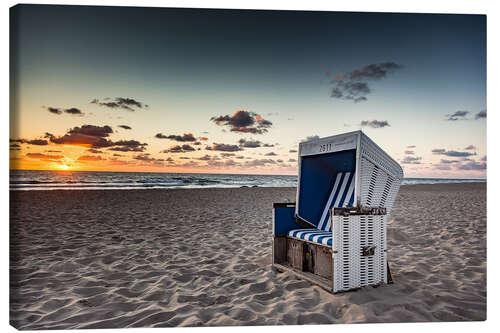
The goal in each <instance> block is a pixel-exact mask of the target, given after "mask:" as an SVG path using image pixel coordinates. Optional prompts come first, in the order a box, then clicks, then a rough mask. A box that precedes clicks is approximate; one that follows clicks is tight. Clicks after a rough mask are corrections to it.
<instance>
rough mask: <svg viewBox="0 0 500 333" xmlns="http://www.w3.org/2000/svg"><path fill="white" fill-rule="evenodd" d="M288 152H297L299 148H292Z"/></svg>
mask: <svg viewBox="0 0 500 333" xmlns="http://www.w3.org/2000/svg"><path fill="white" fill-rule="evenodd" d="M288 152H289V153H296V152H297V150H296V149H290V150H289V151H288Z"/></svg>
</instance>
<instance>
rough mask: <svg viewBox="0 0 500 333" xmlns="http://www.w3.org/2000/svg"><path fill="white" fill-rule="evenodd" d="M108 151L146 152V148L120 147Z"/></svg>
mask: <svg viewBox="0 0 500 333" xmlns="http://www.w3.org/2000/svg"><path fill="white" fill-rule="evenodd" d="M108 150H112V151H121V152H143V151H145V150H146V147H144V146H136V147H129V146H122V147H113V148H109V149H108Z"/></svg>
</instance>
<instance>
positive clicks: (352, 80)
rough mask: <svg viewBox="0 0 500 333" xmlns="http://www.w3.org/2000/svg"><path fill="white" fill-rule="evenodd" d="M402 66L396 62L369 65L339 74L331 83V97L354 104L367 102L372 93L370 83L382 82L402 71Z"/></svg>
mask: <svg viewBox="0 0 500 333" xmlns="http://www.w3.org/2000/svg"><path fill="white" fill-rule="evenodd" d="M401 68H402V66H401V65H400V64H397V63H395V62H383V63H380V64H369V65H366V66H363V67H362V68H360V69H355V70H353V71H352V72H348V73H338V74H336V75H335V76H334V77H333V80H332V81H331V83H332V84H333V88H332V91H331V94H330V96H331V97H333V98H337V99H344V100H352V101H354V102H362V101H366V100H368V99H367V97H366V96H367V95H368V94H370V93H371V88H370V85H369V84H368V82H369V81H376V80H381V79H384V78H386V77H387V75H388V74H390V73H393V72H394V71H396V70H398V69H401Z"/></svg>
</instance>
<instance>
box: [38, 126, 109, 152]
mask: <svg viewBox="0 0 500 333" xmlns="http://www.w3.org/2000/svg"><path fill="white" fill-rule="evenodd" d="M111 133H113V130H112V129H111V127H109V126H107V125H105V126H94V125H83V126H81V127H78V126H77V127H73V128H72V129H70V130H69V131H68V132H67V133H66V134H65V135H63V136H60V137H56V136H54V135H52V134H50V133H46V136H49V135H50V136H49V137H50V142H52V143H55V144H67V145H74V146H88V147H91V148H106V147H111V146H113V142H112V141H110V140H108V139H106V138H107V137H108V136H109V135H110V134H111Z"/></svg>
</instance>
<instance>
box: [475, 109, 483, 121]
mask: <svg viewBox="0 0 500 333" xmlns="http://www.w3.org/2000/svg"><path fill="white" fill-rule="evenodd" d="M474 118H475V119H483V118H486V110H482V111H479V112H478V113H476V115H475V116H474Z"/></svg>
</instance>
